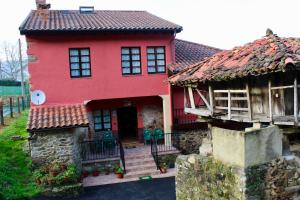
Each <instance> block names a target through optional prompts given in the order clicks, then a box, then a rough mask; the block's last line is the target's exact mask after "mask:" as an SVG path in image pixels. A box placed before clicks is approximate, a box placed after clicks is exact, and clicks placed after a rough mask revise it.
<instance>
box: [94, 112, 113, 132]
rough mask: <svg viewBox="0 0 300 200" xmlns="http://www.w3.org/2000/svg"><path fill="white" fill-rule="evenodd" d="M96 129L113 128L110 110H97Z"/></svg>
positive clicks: (95, 115)
mask: <svg viewBox="0 0 300 200" xmlns="http://www.w3.org/2000/svg"><path fill="white" fill-rule="evenodd" d="M93 118H94V128H95V131H106V130H111V114H110V110H97V111H94V113H93Z"/></svg>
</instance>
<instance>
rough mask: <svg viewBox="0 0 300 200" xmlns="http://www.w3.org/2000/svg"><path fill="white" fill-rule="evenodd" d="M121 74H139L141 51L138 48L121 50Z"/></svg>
mask: <svg viewBox="0 0 300 200" xmlns="http://www.w3.org/2000/svg"><path fill="white" fill-rule="evenodd" d="M122 74H124V75H126V74H141V49H140V48H139V47H123V48H122Z"/></svg>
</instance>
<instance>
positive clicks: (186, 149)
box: [179, 130, 208, 154]
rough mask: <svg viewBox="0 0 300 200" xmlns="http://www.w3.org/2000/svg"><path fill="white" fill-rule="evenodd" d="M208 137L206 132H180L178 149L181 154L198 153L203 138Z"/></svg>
mask: <svg viewBox="0 0 300 200" xmlns="http://www.w3.org/2000/svg"><path fill="white" fill-rule="evenodd" d="M207 135H208V130H191V131H184V132H180V137H179V138H180V140H179V149H180V151H181V153H182V154H193V153H196V154H198V153H199V147H200V146H201V144H202V141H203V138H206V137H207Z"/></svg>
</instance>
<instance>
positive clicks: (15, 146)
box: [0, 111, 39, 200]
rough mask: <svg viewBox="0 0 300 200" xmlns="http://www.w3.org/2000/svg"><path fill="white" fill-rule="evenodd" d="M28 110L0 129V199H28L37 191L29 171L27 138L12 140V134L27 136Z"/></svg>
mask: <svg viewBox="0 0 300 200" xmlns="http://www.w3.org/2000/svg"><path fill="white" fill-rule="evenodd" d="M27 116H28V111H24V112H23V113H22V114H21V115H20V116H19V117H18V118H16V119H15V120H14V121H12V122H11V124H10V125H9V126H7V127H5V128H3V129H1V130H0V199H4V200H12V199H14V200H18V199H30V198H31V197H33V196H35V195H37V194H38V193H39V189H38V187H37V186H36V185H35V183H34V180H33V177H32V173H31V160H30V157H29V155H28V153H27V152H26V150H25V149H26V148H25V147H26V144H27V140H23V141H13V140H11V137H12V136H16V135H18V136H22V137H28V133H27V131H26V123H27Z"/></svg>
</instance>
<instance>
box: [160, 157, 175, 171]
mask: <svg viewBox="0 0 300 200" xmlns="http://www.w3.org/2000/svg"><path fill="white" fill-rule="evenodd" d="M176 158H177V155H171V154H170V155H164V156H161V157H160V159H159V162H160V163H164V164H165V165H166V167H169V168H173V167H174V165H175V161H176Z"/></svg>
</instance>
